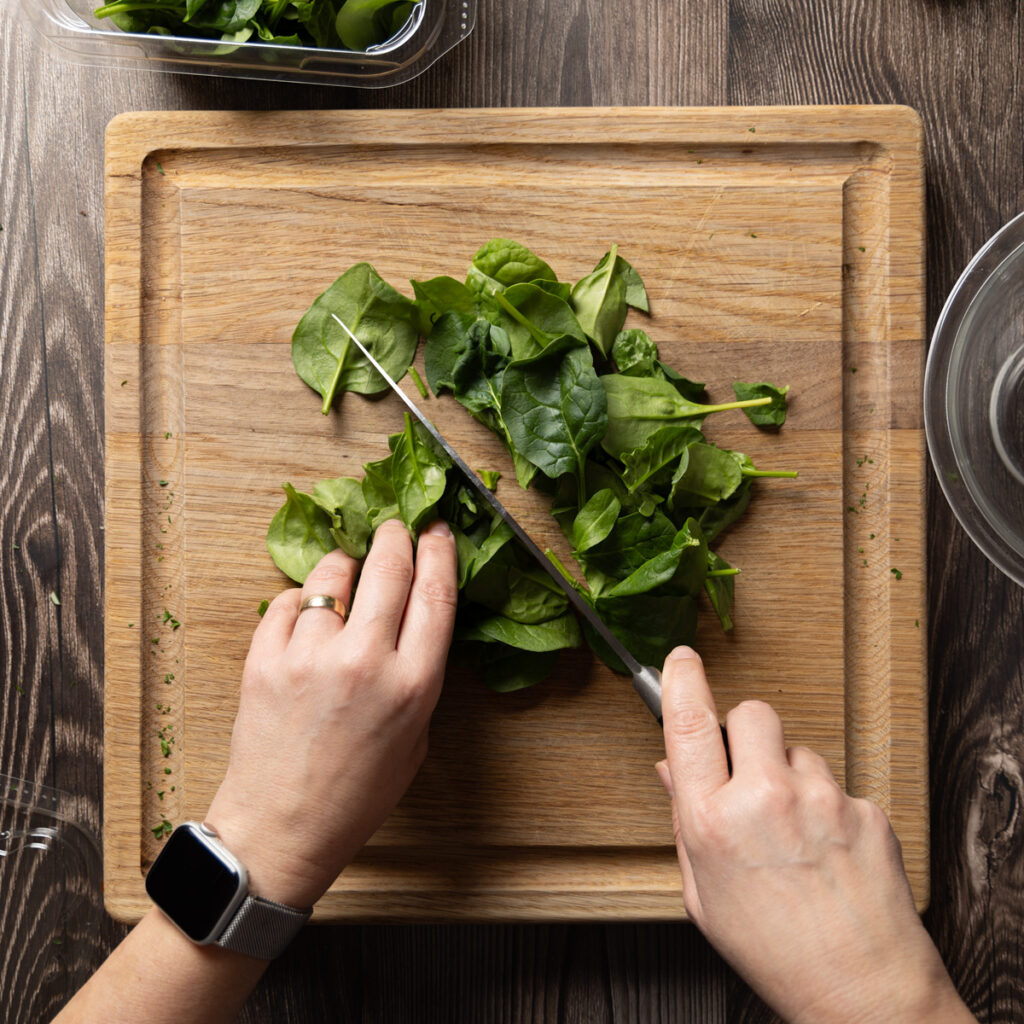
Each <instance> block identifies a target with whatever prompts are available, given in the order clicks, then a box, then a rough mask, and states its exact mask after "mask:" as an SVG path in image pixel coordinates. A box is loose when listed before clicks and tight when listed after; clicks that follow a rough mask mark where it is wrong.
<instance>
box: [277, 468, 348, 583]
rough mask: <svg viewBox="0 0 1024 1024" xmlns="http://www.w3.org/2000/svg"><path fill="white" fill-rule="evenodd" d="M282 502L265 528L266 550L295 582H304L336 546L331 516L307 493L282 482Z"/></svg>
mask: <svg viewBox="0 0 1024 1024" xmlns="http://www.w3.org/2000/svg"><path fill="white" fill-rule="evenodd" d="M283 490H284V493H285V495H286V500H285V503H284V504H283V505H282V506H281V507H280V508H279V509H278V510H277V512H276V513H275V515H274V518H273V519H272V520H271V521H270V527H269V529H268V530H267V551H269V552H270V557H271V558H272V559H273V560H274V564H275V565H276V566H277V567H278V569H280V570H281V572H283V573H284V574H285V575H286V576H290V577H291V578H292V579H293V580H295V582H296V583H304V582H305V581H306V577H307V576H308V575H309V574H310V573H311V572H312V571H313V569H314V568H315V567H316V564H317V562H319V561H320V559H321V558H323V557H324V555H326V554H327V552H328V551H333V550H334V549H335V548H336V547H337V546H338V545H337V543H336V541H335V539H334V536H333V535H332V533H331V517H330V516H329V515H328V514H327V513H326V512H325V511H324V510H323V509H322V508H321V507H320V506H319V505H318V504H317V503H316V501H314V500H313V498H311V497H310V496H309V495H308V494H302V493H300V492H299V491H297V490H295V488H294V487H292V485H291V484H284V485H283Z"/></svg>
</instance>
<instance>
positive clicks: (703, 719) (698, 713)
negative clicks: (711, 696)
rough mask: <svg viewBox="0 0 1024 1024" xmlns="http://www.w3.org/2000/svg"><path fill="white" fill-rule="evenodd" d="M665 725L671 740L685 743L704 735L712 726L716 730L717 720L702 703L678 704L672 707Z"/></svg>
mask: <svg viewBox="0 0 1024 1024" xmlns="http://www.w3.org/2000/svg"><path fill="white" fill-rule="evenodd" d="M666 725H667V729H668V731H669V734H670V738H671V739H672V740H674V741H675V742H677V743H687V742H688V741H690V740H693V739H695V738H697V737H699V736H704V735H706V734H707V733H708V732H710V731H711V730H712V728H713V729H715V730H716V731H717V729H718V720H717V719H716V718H715V716H714V715H713V714H712V713H711V711H709V710H708V708H706V707H704V706H703V705H702V704H680V705H678V706H677V707H675V708H674V709H673V711H672V715H671V719H670V722H668V723H666Z"/></svg>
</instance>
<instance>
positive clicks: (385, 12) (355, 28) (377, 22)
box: [335, 0, 411, 341]
mask: <svg viewBox="0 0 1024 1024" xmlns="http://www.w3.org/2000/svg"><path fill="white" fill-rule="evenodd" d="M401 7H404V5H403V4H402V3H399V2H396V0H345V2H344V3H343V4H342V5H341V9H340V10H339V11H338V17H337V19H336V21H335V29H336V30H337V33H338V36H339V38H340V39H341V41H342V43H343V45H344V46H345V49H347V50H359V51H365V50H368V49H369V48H370V47H371V46H373V45H375V44H376V43H381V42H384V41H385V40H387V39H389V38H390V37H391V36H392V35H394V33H395V31H397V30H396V29H395V27H394V19H393V15H394V14H395V13H396V12H395V8H401ZM408 10H411V8H408V9H407V11H406V14H405V18H402V20H401V22H400V25H399V27H401V25H404V24H405V19H407V18H408V16H409V15H408ZM399 17H400V15H399ZM359 340H360V341H362V340H363V339H362V338H360V339H359Z"/></svg>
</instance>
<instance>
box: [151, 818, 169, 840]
mask: <svg viewBox="0 0 1024 1024" xmlns="http://www.w3.org/2000/svg"><path fill="white" fill-rule="evenodd" d="M173 831H174V826H173V825H172V824H171V823H170V822H169V821H168V820H167V819H166V818H164V819H163V821H161V822H160V824H159V825H157V826H155V827H154V828H151V829H150V832H152V833H153V835H154V836H155V837H156V838H157V839H163V838H165V837H166V836H169V835H170V834H171V833H172V832H173Z"/></svg>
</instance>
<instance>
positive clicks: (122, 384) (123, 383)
mask: <svg viewBox="0 0 1024 1024" xmlns="http://www.w3.org/2000/svg"><path fill="white" fill-rule="evenodd" d="M127 383H128V378H127V377H126V378H125V379H124V380H123V381H121V387H124V386H125V384H127Z"/></svg>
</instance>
